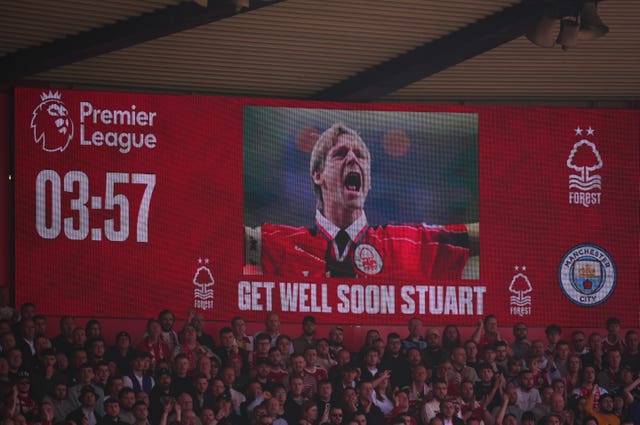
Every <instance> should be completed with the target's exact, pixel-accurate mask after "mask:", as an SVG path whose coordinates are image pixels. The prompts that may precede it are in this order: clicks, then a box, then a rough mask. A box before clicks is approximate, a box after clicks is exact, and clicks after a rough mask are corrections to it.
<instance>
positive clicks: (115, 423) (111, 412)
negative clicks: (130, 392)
mask: <svg viewBox="0 0 640 425" xmlns="http://www.w3.org/2000/svg"><path fill="white" fill-rule="evenodd" d="M132 423H133V422H124V421H123V420H121V419H120V404H118V400H114V399H107V400H105V401H104V416H103V417H102V420H101V421H100V422H99V424H100V425H131V424H132Z"/></svg>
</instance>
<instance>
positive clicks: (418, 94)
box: [381, 0, 640, 102]
mask: <svg viewBox="0 0 640 425" xmlns="http://www.w3.org/2000/svg"><path fill="white" fill-rule="evenodd" d="M599 15H600V17H601V18H602V20H603V22H604V23H605V24H606V25H607V26H609V28H610V32H609V34H607V35H606V36H605V37H603V38H600V39H597V40H590V41H582V40H581V41H579V44H578V46H577V47H576V48H573V49H570V50H568V51H566V52H565V51H563V50H562V49H561V48H560V47H559V46H557V47H555V48H552V49H548V48H542V47H538V46H536V45H534V44H532V43H531V42H529V41H528V40H527V39H526V38H525V37H520V38H519V39H517V40H514V41H512V42H510V43H507V44H505V45H503V46H500V47H498V48H496V49H494V50H492V51H490V52H486V53H484V54H482V55H480V56H478V57H475V58H473V59H470V60H467V61H465V62H464V63H461V64H459V65H457V66H454V67H451V68H449V69H447V70H445V71H443V72H440V73H438V74H436V75H433V76H431V77H429V78H426V79H424V80H422V81H418V82H416V83H414V84H411V85H410V86H408V87H405V88H403V89H401V90H398V91H396V92H394V93H392V94H389V95H388V96H386V97H384V98H383V99H381V100H384V101H393V102H425V101H429V99H433V98H439V99H442V98H447V99H452V100H453V99H478V98H484V99H500V98H509V99H513V98H516V97H518V98H522V99H534V98H547V99H549V98H564V99H570V98H571V99H595V98H601V99H602V98H604V99H638V97H640V37H639V36H638V28H639V27H640V3H638V2H635V1H630V0H629V1H623V0H620V1H606V2H602V3H600V7H599Z"/></svg>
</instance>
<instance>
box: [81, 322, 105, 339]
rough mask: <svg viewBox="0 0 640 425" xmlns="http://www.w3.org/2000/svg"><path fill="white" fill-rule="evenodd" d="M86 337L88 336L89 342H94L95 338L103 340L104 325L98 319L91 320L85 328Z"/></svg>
mask: <svg viewBox="0 0 640 425" xmlns="http://www.w3.org/2000/svg"><path fill="white" fill-rule="evenodd" d="M84 331H85V335H86V336H87V340H92V339H94V338H102V325H101V324H100V322H99V321H98V320H96V319H91V320H89V321H87V323H86V324H85V326H84Z"/></svg>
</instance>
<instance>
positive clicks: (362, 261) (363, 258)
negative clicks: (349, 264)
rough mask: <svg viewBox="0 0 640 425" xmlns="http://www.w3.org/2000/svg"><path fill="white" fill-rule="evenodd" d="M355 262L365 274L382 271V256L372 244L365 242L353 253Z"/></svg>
mask: <svg viewBox="0 0 640 425" xmlns="http://www.w3.org/2000/svg"><path fill="white" fill-rule="evenodd" d="M353 263H354V264H355V266H356V268H357V269H358V270H360V271H361V272H362V273H364V274H368V275H374V274H378V273H380V272H381V271H382V266H383V263H382V257H381V256H380V254H379V253H378V251H377V250H376V249H375V248H374V247H373V246H371V245H369V244H366V243H363V244H360V245H358V246H357V247H356V249H355V251H354V253H353Z"/></svg>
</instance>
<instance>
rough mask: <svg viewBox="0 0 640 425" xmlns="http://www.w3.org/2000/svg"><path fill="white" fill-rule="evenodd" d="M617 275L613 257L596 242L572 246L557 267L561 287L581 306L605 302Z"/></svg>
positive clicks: (572, 300)
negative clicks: (595, 243)
mask: <svg viewBox="0 0 640 425" xmlns="http://www.w3.org/2000/svg"><path fill="white" fill-rule="evenodd" d="M616 279H617V273H616V265H615V263H614V262H613V259H612V258H611V256H610V255H609V253H608V252H607V251H605V250H604V249H602V248H601V247H599V246H597V245H594V244H583V245H578V246H575V247H573V248H571V249H570V250H569V251H568V252H567V253H566V254H565V255H564V257H562V261H561V262H560V267H559V269H558V280H559V281H560V289H562V292H563V293H564V295H565V296H566V297H567V298H569V300H570V301H571V302H573V303H574V304H577V305H579V306H582V307H591V306H595V305H598V304H602V303H603V302H605V301H606V300H607V299H608V298H609V297H610V296H611V294H612V293H613V291H614V289H615V287H616Z"/></svg>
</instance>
